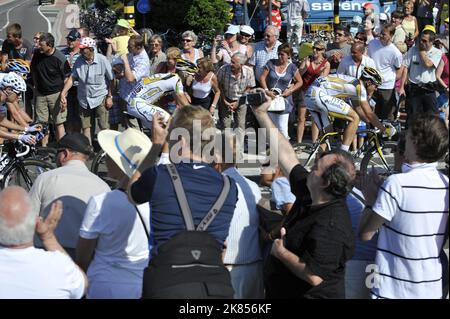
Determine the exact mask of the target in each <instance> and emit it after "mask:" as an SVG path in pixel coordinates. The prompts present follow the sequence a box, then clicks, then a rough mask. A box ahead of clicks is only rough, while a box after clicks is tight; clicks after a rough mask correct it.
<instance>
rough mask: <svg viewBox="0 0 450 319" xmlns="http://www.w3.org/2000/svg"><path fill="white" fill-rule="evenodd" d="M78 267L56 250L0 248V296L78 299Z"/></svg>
mask: <svg viewBox="0 0 450 319" xmlns="http://www.w3.org/2000/svg"><path fill="white" fill-rule="evenodd" d="M84 290H85V285H84V277H83V273H82V272H81V270H80V269H79V268H78V267H77V266H76V265H75V263H74V262H73V261H72V259H70V257H69V256H67V255H65V254H63V253H61V252H59V251H45V250H43V249H38V248H35V247H29V248H24V249H10V248H4V247H0V299H69V298H71V299H79V298H81V297H82V296H83V294H84Z"/></svg>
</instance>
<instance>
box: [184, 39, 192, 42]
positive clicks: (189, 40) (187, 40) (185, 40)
mask: <svg viewBox="0 0 450 319" xmlns="http://www.w3.org/2000/svg"><path fill="white" fill-rule="evenodd" d="M183 42H192V39H183Z"/></svg>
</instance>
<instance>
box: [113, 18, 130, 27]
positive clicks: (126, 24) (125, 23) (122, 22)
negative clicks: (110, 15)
mask: <svg viewBox="0 0 450 319" xmlns="http://www.w3.org/2000/svg"><path fill="white" fill-rule="evenodd" d="M116 25H118V26H120V27H123V28H127V29H128V28H129V27H130V23H129V22H128V21H127V20H125V19H119V20H117V23H116Z"/></svg>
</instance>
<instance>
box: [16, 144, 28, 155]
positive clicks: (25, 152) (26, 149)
mask: <svg viewBox="0 0 450 319" xmlns="http://www.w3.org/2000/svg"><path fill="white" fill-rule="evenodd" d="M17 142H18V143H19V144H21V145H22V146H24V147H25V151H23V152H21V153H16V157H22V156H25V155H27V154H28V153H30V150H31V147H30V145H27V144H25V143H23V142H21V141H17Z"/></svg>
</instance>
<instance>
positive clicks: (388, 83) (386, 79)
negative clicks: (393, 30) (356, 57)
mask: <svg viewBox="0 0 450 319" xmlns="http://www.w3.org/2000/svg"><path fill="white" fill-rule="evenodd" d="M368 52H369V56H370V57H371V58H372V59H373V61H374V62H375V65H376V69H377V70H378V72H380V74H381V76H382V77H383V83H381V85H380V86H379V87H378V88H379V89H385V90H391V89H393V88H394V86H395V78H396V70H398V69H399V68H400V67H401V66H402V60H403V56H402V54H401V53H400V51H399V49H397V47H396V46H395V45H394V44H393V43H390V44H388V45H386V46H385V45H383V44H382V43H381V41H380V40H379V39H374V40H372V41H370V42H369V45H368Z"/></svg>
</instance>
